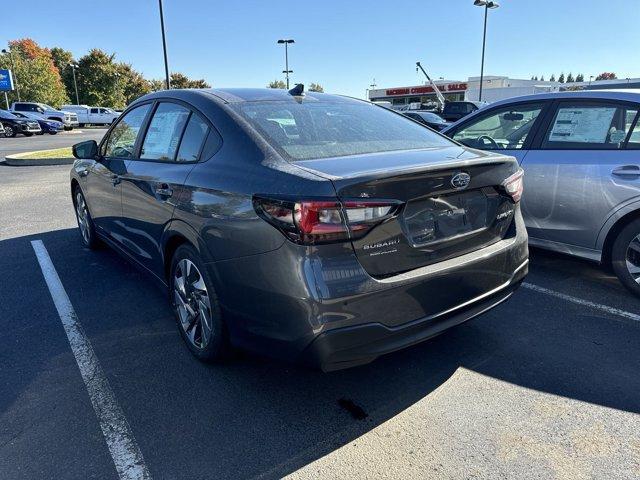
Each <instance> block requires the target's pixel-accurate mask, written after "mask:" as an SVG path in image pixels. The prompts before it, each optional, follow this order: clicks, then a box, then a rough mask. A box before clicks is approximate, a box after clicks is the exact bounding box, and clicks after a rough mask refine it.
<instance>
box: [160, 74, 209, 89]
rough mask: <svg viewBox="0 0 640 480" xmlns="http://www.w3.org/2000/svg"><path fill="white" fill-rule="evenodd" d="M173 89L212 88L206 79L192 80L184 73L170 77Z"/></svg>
mask: <svg viewBox="0 0 640 480" xmlns="http://www.w3.org/2000/svg"><path fill="white" fill-rule="evenodd" d="M169 81H170V82H171V88H211V85H209V84H208V83H207V82H206V81H205V80H204V79H202V78H201V79H199V80H192V79H190V78H189V77H187V76H186V75H185V74H183V73H179V72H174V73H172V74H171V75H169Z"/></svg>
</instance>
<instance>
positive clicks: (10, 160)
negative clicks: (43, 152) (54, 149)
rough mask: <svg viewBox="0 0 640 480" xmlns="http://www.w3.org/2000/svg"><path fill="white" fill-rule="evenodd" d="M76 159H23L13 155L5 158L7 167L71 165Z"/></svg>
mask: <svg viewBox="0 0 640 480" xmlns="http://www.w3.org/2000/svg"><path fill="white" fill-rule="evenodd" d="M74 161H75V158H21V157H17V156H13V155H7V156H6V157H4V162H5V164H6V165H10V166H12V167H33V166H37V165H71V164H72V163H73V162H74Z"/></svg>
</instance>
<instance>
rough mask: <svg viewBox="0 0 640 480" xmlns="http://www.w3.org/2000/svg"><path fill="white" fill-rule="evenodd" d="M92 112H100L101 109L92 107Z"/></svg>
mask: <svg viewBox="0 0 640 480" xmlns="http://www.w3.org/2000/svg"><path fill="white" fill-rule="evenodd" d="M91 113H99V110H98V109H97V108H92V109H91Z"/></svg>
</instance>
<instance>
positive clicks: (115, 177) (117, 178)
mask: <svg viewBox="0 0 640 480" xmlns="http://www.w3.org/2000/svg"><path fill="white" fill-rule="evenodd" d="M121 181H122V179H121V178H120V175H111V183H112V184H113V186H114V187H115V186H116V185H118V184H119V183H120V182H121Z"/></svg>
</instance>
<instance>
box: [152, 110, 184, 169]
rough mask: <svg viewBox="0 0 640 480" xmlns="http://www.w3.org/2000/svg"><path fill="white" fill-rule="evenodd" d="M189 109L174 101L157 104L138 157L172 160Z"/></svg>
mask: <svg viewBox="0 0 640 480" xmlns="http://www.w3.org/2000/svg"><path fill="white" fill-rule="evenodd" d="M189 113H191V112H190V110H189V109H188V108H185V107H183V106H182V105H178V104H176V103H161V104H160V105H158V108H157V109H156V111H155V113H154V114H153V118H152V119H151V122H150V123H149V128H148V130H147V134H146V135H145V138H144V143H143V144H142V150H141V151H140V157H141V158H143V159H145V160H162V161H166V162H170V161H173V159H174V158H175V156H176V150H177V149H178V144H179V143H180V137H182V131H183V130H184V127H185V125H186V124H187V120H188V118H189Z"/></svg>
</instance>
